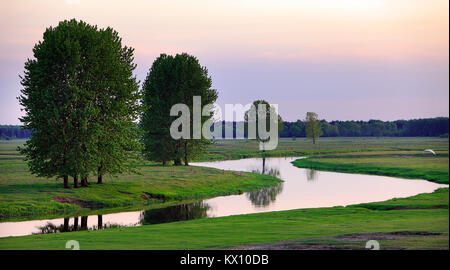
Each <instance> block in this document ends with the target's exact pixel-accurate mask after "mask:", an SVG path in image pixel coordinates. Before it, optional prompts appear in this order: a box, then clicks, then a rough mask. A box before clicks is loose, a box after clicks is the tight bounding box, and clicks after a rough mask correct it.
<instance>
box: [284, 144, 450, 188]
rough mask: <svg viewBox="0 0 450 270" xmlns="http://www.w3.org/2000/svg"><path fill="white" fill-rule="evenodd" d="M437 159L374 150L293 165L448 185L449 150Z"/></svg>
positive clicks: (419, 153) (439, 152) (316, 157)
mask: <svg viewBox="0 0 450 270" xmlns="http://www.w3.org/2000/svg"><path fill="white" fill-rule="evenodd" d="M436 153H437V155H436V156H433V155H431V154H430V153H428V152H423V151H415V150H409V151H381V152H380V151H372V152H364V153H347V154H328V155H313V156H311V157H308V158H304V159H298V160H296V161H294V162H293V164H294V165H295V166H297V167H300V168H308V169H314V170H321V171H333V172H345V173H359V174H372V175H385V176H395V177H401V178H407V179H425V180H428V181H432V182H436V183H440V184H448V181H449V177H448V176H449V168H448V164H449V156H448V149H447V150H444V149H442V150H436Z"/></svg>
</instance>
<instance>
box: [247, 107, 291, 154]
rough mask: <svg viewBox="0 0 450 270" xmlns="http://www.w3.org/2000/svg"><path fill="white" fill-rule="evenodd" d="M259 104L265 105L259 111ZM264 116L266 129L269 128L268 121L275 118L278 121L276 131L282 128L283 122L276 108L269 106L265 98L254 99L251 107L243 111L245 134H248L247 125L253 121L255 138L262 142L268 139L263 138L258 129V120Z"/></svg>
mask: <svg viewBox="0 0 450 270" xmlns="http://www.w3.org/2000/svg"><path fill="white" fill-rule="evenodd" d="M260 105H263V106H265V107H264V110H262V111H260V110H259V109H258V108H259V106H260ZM263 118H265V120H266V131H267V129H268V128H270V122H271V121H272V120H275V119H277V121H278V126H277V129H278V130H277V131H278V132H280V131H282V130H283V129H284V124H283V119H282V118H281V116H280V115H278V113H277V111H276V109H275V107H274V106H271V105H270V104H269V102H267V101H265V100H255V101H254V102H253V104H252V106H251V108H250V109H249V110H248V111H246V112H245V115H244V120H245V124H246V130H247V134H249V127H250V123H251V122H253V124H254V125H255V127H256V130H255V131H256V134H255V135H256V140H257V141H258V142H260V143H261V142H262V143H263V144H264V143H266V142H267V141H269V140H270V137H269V138H264V137H263V136H262V134H260V131H259V128H258V126H259V121H260V120H261V119H263ZM263 152H265V149H263Z"/></svg>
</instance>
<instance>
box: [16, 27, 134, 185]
mask: <svg viewBox="0 0 450 270" xmlns="http://www.w3.org/2000/svg"><path fill="white" fill-rule="evenodd" d="M33 54H34V59H29V60H28V61H27V62H26V63H25V72H24V76H23V77H22V81H21V83H22V86H23V89H22V90H21V93H22V94H21V95H20V97H19V102H20V104H21V105H22V106H23V107H24V110H25V113H26V115H25V116H24V117H22V118H20V121H21V122H22V123H23V126H24V128H25V129H28V130H30V131H31V134H32V135H31V138H30V139H29V140H28V141H27V142H26V144H25V146H24V147H23V148H22V149H21V152H22V153H23V154H25V155H26V159H27V161H28V165H29V167H30V170H31V172H32V173H34V174H37V175H38V176H44V177H54V176H56V177H58V178H63V179H64V184H65V187H68V183H67V181H68V177H69V176H72V177H74V185H75V186H77V184H78V183H77V181H78V176H80V177H81V178H82V180H83V184H84V185H86V184H87V177H88V175H89V174H90V173H97V172H98V169H99V167H100V166H103V168H104V171H105V172H109V173H117V172H122V171H125V170H128V169H130V168H131V167H130V165H131V164H130V163H129V162H127V160H128V158H131V157H133V156H134V154H133V153H134V152H136V151H137V150H138V149H139V144H138V133H137V132H136V131H137V129H136V128H133V127H134V126H135V124H134V121H136V120H137V117H138V115H139V104H138V101H139V98H140V92H139V85H138V82H137V81H136V79H135V77H133V74H132V72H133V70H134V69H135V67H136V66H135V65H134V64H133V49H132V48H128V47H126V46H122V42H121V38H120V37H119V35H118V33H117V32H116V31H114V30H113V29H112V28H106V29H98V28H97V27H96V26H91V25H89V24H87V23H85V22H83V21H76V20H70V21H63V22H60V23H59V25H58V26H56V27H49V28H47V29H46V31H45V33H44V36H43V40H42V41H39V42H38V43H37V44H36V45H35V46H34V48H33ZM125 157H126V158H127V159H125Z"/></svg>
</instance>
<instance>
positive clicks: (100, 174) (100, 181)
mask: <svg viewBox="0 0 450 270" xmlns="http://www.w3.org/2000/svg"><path fill="white" fill-rule="evenodd" d="M97 184H103V165H100V166H99V167H98V174H97Z"/></svg>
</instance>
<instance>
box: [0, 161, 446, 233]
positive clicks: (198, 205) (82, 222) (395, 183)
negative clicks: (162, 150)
mask: <svg viewBox="0 0 450 270" xmlns="http://www.w3.org/2000/svg"><path fill="white" fill-rule="evenodd" d="M296 159H298V157H297V158H265V159H262V158H250V159H241V160H226V161H216V162H202V163H195V164H192V165H194V166H204V167H212V168H217V169H222V170H235V171H246V172H257V173H264V174H270V175H273V176H276V177H278V178H280V179H282V180H283V182H282V183H279V184H277V185H275V186H272V187H267V188H262V189H260V190H258V191H253V192H246V193H243V194H240V195H230V196H221V197H216V198H212V199H206V200H202V201H198V202H195V203H189V204H180V205H174V206H169V207H165V208H159V209H150V210H143V211H134V212H122V213H114V214H106V215H99V216H97V215H95V216H85V217H76V218H75V217H71V218H59V219H49V220H30V221H20V222H3V223H0V237H6V236H20V235H29V234H37V233H55V232H68V231H76V230H83V229H98V228H99V227H100V228H107V227H120V226H140V225H146V224H157V223H165V222H173V221H180V220H190V219H198V218H207V217H221V216H229V215H239V214H250V213H259V212H270V211H282V210H290V209H298V208H317V207H332V206H346V205H350V204H358V203H367V202H377V201H385V200H388V199H392V198H404V197H409V196H413V195H417V194H420V193H430V192H433V191H434V190H436V189H437V188H440V187H448V185H442V184H436V183H432V182H429V181H425V180H406V179H400V178H394V177H385V176H373V175H361V174H347V173H335V172H323V171H316V170H309V169H301V168H297V167H295V166H293V165H292V163H291V162H292V161H294V160H296Z"/></svg>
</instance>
